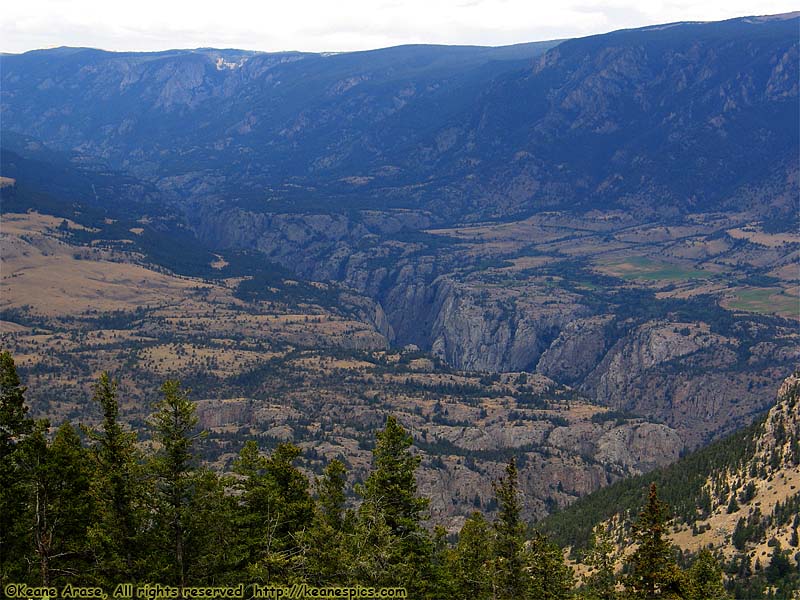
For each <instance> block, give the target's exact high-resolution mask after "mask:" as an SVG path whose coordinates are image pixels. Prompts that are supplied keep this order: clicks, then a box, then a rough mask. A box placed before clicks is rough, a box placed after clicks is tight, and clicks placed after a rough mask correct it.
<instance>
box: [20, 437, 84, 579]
mask: <svg viewBox="0 0 800 600" xmlns="http://www.w3.org/2000/svg"><path fill="white" fill-rule="evenodd" d="M47 429H48V424H47V422H46V421H40V422H38V423H36V426H35V428H34V431H33V433H31V435H30V436H28V437H27V438H26V439H25V441H24V442H23V443H22V444H21V448H20V449H19V454H20V456H19V463H20V467H21V468H22V469H23V470H24V472H25V479H24V483H25V497H26V500H27V514H26V515H25V517H24V521H25V522H26V523H27V524H28V526H27V528H26V529H27V532H26V540H27V543H28V546H29V548H28V550H27V552H26V558H27V559H28V560H29V561H30V562H31V564H32V565H35V569H34V570H35V572H36V573H37V575H36V579H35V580H36V583H38V584H39V585H42V586H45V587H47V586H51V585H55V584H56V583H57V582H58V581H59V580H63V578H65V577H68V578H70V581H72V582H76V581H77V582H81V581H85V578H84V577H83V575H84V574H85V573H86V572H87V571H88V565H89V560H90V554H89V542H88V539H87V536H86V532H87V529H88V527H89V524H90V523H91V520H92V519H93V516H94V515H93V505H92V500H91V495H90V493H89V485H90V472H89V469H88V468H87V464H88V460H87V456H86V450H85V449H84V448H83V447H82V445H81V441H80V438H79V437H78V434H77V433H76V431H75V429H74V428H73V427H72V426H71V425H70V424H69V423H65V424H64V425H62V426H61V427H60V428H59V429H58V431H57V432H56V435H55V437H54V439H53V441H52V443H50V442H48V440H47V435H46V434H47Z"/></svg>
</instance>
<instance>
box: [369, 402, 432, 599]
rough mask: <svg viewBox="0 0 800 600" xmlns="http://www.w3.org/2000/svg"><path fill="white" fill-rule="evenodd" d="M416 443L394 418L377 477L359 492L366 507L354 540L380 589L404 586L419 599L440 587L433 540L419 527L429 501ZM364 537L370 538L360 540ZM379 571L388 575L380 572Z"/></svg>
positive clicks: (383, 435)
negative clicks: (420, 487) (420, 488)
mask: <svg viewBox="0 0 800 600" xmlns="http://www.w3.org/2000/svg"><path fill="white" fill-rule="evenodd" d="M412 442H413V440H412V438H411V436H410V435H409V434H408V432H407V431H406V430H405V429H404V428H403V427H402V426H401V425H400V423H398V422H397V419H395V418H394V417H393V416H389V417H388V418H387V419H386V427H385V428H384V429H383V431H380V432H378V434H377V443H376V445H375V449H374V450H373V453H372V464H373V469H372V472H371V473H370V475H369V476H368V477H367V480H366V481H365V482H364V485H363V486H358V488H357V492H358V493H359V494H360V495H361V496H362V498H363V502H362V504H361V507H360V508H359V524H358V531H357V532H356V536H355V538H356V545H357V547H358V548H359V550H358V553H359V554H360V555H361V557H360V558H357V560H361V561H362V562H363V563H364V564H365V565H369V566H370V569H371V576H372V577H376V579H374V580H373V581H374V582H375V585H396V586H403V587H405V588H407V590H408V593H409V595H410V596H412V597H419V596H424V595H426V594H427V592H428V591H429V590H430V589H431V587H432V586H435V582H434V581H433V577H432V573H431V571H430V567H431V562H430V558H431V553H432V550H433V549H432V545H431V539H430V536H429V534H428V533H427V531H425V529H424V528H422V526H421V524H420V523H421V520H422V513H423V511H424V510H425V509H426V508H427V506H428V502H429V501H428V499H427V498H422V497H420V496H419V495H418V494H417V481H416V469H417V467H418V466H419V463H420V461H421V458H420V457H419V456H415V455H414V454H412V453H411V451H410V447H411V444H412ZM387 534H388V535H387ZM359 535H364V536H366V539H365V540H359V539H358V536H359ZM364 551H366V552H367V553H372V554H373V556H365V555H364ZM376 568H379V569H384V571H383V572H382V573H378V572H377V571H376V570H375V569H376ZM377 580H380V581H383V583H377Z"/></svg>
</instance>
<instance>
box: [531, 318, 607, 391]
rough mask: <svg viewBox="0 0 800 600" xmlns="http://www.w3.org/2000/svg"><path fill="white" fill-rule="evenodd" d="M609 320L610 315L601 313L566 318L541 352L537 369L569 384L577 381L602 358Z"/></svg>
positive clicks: (605, 345)
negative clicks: (573, 319)
mask: <svg viewBox="0 0 800 600" xmlns="http://www.w3.org/2000/svg"><path fill="white" fill-rule="evenodd" d="M612 321H613V317H612V316H611V315H601V316H596V317H589V318H586V319H578V320H575V321H570V322H568V323H567V324H566V325H565V326H564V328H563V329H562V330H561V332H560V333H559V335H558V337H557V338H556V339H555V340H553V343H552V344H550V347H549V348H547V350H545V351H544V352H543V353H542V356H541V358H540V359H539V362H538V363H537V364H536V372H537V373H541V374H542V375H547V376H548V377H550V378H552V379H555V380H556V381H561V382H564V383H568V384H572V383H575V382H580V381H581V380H582V379H583V378H584V377H586V375H588V374H589V373H590V372H591V371H592V369H594V368H595V367H596V366H597V364H598V363H599V362H600V360H601V359H602V358H603V355H604V354H605V351H606V350H607V347H608V343H609V339H608V338H609V336H608V332H607V331H606V327H607V326H608V324H609V323H611V322H612Z"/></svg>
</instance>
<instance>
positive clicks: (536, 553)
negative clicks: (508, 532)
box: [525, 531, 575, 600]
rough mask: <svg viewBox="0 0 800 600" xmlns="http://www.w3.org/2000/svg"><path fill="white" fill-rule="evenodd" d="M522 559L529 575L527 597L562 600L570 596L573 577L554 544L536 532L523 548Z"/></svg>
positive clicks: (571, 571) (536, 599)
mask: <svg viewBox="0 0 800 600" xmlns="http://www.w3.org/2000/svg"><path fill="white" fill-rule="evenodd" d="M525 559H526V561H525V562H526V563H527V572H528V575H529V576H530V582H529V584H528V586H529V587H528V596H527V597H528V598H531V600H562V599H564V600H565V599H567V598H571V597H572V589H573V587H574V586H575V574H574V572H573V570H572V567H570V566H568V565H567V564H566V562H565V561H564V553H563V552H562V550H561V548H560V547H559V546H558V545H556V544H554V543H552V542H551V541H550V540H548V539H547V537H546V536H545V535H544V534H542V533H540V532H538V531H537V532H536V533H535V534H534V536H533V539H532V540H531V541H530V543H529V544H528V547H527V548H526V549H525Z"/></svg>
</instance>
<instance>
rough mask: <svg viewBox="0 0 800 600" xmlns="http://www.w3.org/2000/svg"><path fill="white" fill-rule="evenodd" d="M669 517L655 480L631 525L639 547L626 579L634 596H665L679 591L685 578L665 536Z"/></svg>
mask: <svg viewBox="0 0 800 600" xmlns="http://www.w3.org/2000/svg"><path fill="white" fill-rule="evenodd" d="M667 519H668V509H667V506H666V504H664V503H663V502H662V501H661V500H659V499H658V493H657V490H656V485H655V483H652V484H650V491H649V493H648V497H647V504H646V505H645V507H644V509H643V510H642V512H641V513H640V514H639V519H638V521H637V522H636V523H634V524H633V526H632V529H633V538H634V541H635V542H636V543H637V544H638V547H637V548H636V550H635V552H634V553H633V554H632V555H631V556H630V558H629V559H628V561H627V565H628V567H629V569H630V572H629V573H628V575H627V577H626V578H625V588H626V590H627V592H628V593H629V594H630V596H631V597H632V598H637V599H638V598H641V599H651V598H665V597H671V596H675V595H676V594H678V593H679V590H680V586H681V579H682V578H681V573H680V570H679V569H678V566H677V564H676V562H675V556H674V554H675V552H674V549H673V546H672V544H671V543H670V542H669V541H668V540H667V539H666V533H667Z"/></svg>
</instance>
